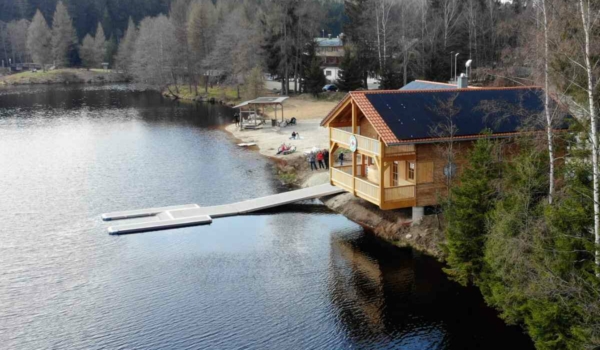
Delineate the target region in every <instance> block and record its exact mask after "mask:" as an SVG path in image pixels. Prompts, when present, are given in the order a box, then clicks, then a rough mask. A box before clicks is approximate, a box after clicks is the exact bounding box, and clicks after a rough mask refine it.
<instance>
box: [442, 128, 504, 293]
mask: <svg viewBox="0 0 600 350" xmlns="http://www.w3.org/2000/svg"><path fill="white" fill-rule="evenodd" d="M497 147H499V145H498V144H497V143H495V142H493V141H492V140H490V139H488V138H482V139H479V140H477V142H475V145H474V148H473V149H472V150H471V152H470V153H469V156H468V166H467V167H466V168H465V169H464V171H463V172H462V174H461V176H460V185H458V186H455V187H453V188H452V190H451V191H452V195H451V196H450V198H451V200H450V201H449V202H448V203H446V205H445V207H446V208H445V209H446V210H445V211H444V217H445V218H446V238H447V245H446V250H447V254H448V257H447V261H448V265H449V266H450V267H449V268H447V269H446V270H445V271H446V273H448V274H449V275H450V276H451V277H452V279H454V280H456V281H457V282H459V283H460V284H462V285H466V284H468V283H470V282H473V281H474V280H475V279H476V278H477V277H478V276H479V273H480V272H481V269H482V264H483V248H484V243H485V235H486V216H487V214H488V212H489V211H490V210H491V209H492V207H493V204H494V200H495V198H496V191H495V188H494V186H493V181H494V180H495V179H497V178H498V176H499V172H498V165H497V163H496V159H495V157H494V151H495V149H496V148H497Z"/></svg>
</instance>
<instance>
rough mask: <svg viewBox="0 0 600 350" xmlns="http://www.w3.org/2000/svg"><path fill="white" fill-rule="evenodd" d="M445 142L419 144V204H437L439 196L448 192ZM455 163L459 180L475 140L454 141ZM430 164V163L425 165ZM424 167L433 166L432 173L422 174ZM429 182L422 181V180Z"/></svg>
mask: <svg viewBox="0 0 600 350" xmlns="http://www.w3.org/2000/svg"><path fill="white" fill-rule="evenodd" d="M444 146H445V145H444V144H434V143H425V144H419V145H417V179H418V180H419V183H418V184H417V206H419V207H424V206H428V205H437V204H438V196H442V197H443V196H445V195H446V194H447V186H446V176H445V175H444V167H445V166H446V163H447V161H446V158H445V156H444V154H443V151H442V149H443V147H444ZM453 147H454V149H455V164H456V167H457V174H456V175H455V177H454V179H455V180H457V179H458V177H459V176H460V173H461V172H462V170H463V169H464V167H465V165H466V164H467V154H468V152H469V150H470V149H471V148H472V147H473V141H462V142H454V145H453ZM425 164H429V165H425ZM423 167H424V168H426V169H427V168H428V167H432V168H433V169H432V171H431V174H426V175H420V173H421V171H422V170H423ZM425 180H427V181H429V183H421V181H425Z"/></svg>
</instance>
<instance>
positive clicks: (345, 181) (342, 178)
mask: <svg viewBox="0 0 600 350" xmlns="http://www.w3.org/2000/svg"><path fill="white" fill-rule="evenodd" d="M331 180H332V181H333V182H335V185H339V186H341V187H343V188H345V189H347V190H349V191H352V181H353V179H352V175H350V174H348V173H346V172H344V171H342V170H338V169H336V168H331Z"/></svg>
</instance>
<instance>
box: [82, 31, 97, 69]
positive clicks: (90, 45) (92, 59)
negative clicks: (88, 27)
mask: <svg viewBox="0 0 600 350" xmlns="http://www.w3.org/2000/svg"><path fill="white" fill-rule="evenodd" d="M79 56H80V57H81V63H82V64H83V66H84V67H86V68H87V69H90V68H93V67H98V65H99V64H100V61H99V60H98V55H97V54H96V48H95V40H94V38H93V37H92V36H91V35H89V34H88V35H86V36H85V38H83V43H82V44H81V47H80V48H79Z"/></svg>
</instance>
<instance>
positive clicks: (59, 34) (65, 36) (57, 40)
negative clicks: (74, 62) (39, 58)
mask: <svg viewBox="0 0 600 350" xmlns="http://www.w3.org/2000/svg"><path fill="white" fill-rule="evenodd" d="M76 43H77V36H76V33H75V28H73V22H72V21H71V17H70V16H69V12H68V11H67V8H66V6H65V5H64V4H63V3H62V1H59V2H58V3H57V4H56V11H55V12H54V19H53V21H52V56H53V57H54V63H55V65H56V66H57V67H65V66H68V65H69V63H70V62H69V60H70V56H71V55H70V53H71V51H72V50H73V49H74V48H75V45H76Z"/></svg>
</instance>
